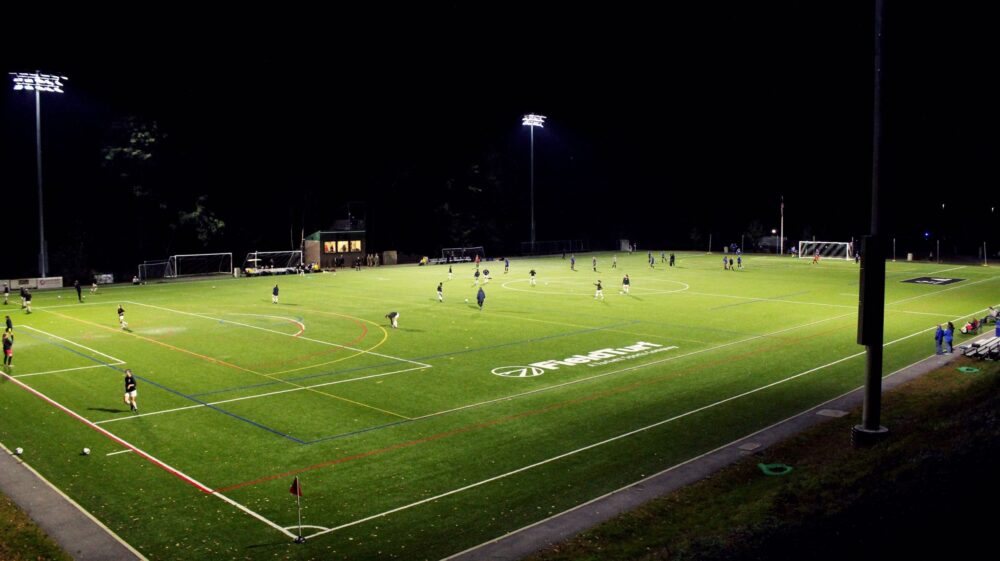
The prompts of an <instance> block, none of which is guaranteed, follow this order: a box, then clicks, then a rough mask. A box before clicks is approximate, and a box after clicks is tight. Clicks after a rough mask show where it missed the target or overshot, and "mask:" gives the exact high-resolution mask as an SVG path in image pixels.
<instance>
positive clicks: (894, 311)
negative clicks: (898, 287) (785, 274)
mask: <svg viewBox="0 0 1000 561" xmlns="http://www.w3.org/2000/svg"><path fill="white" fill-rule="evenodd" d="M686 294H694V295H696V296H712V297H717V298H734V299H736V300H752V301H755V302H758V301H760V302H779V303H781V304H800V305H804V306H824V307H827V308H847V309H851V310H857V309H858V307H857V306H851V305H849V304H827V303H824V302H803V301H801V300H782V299H780V298H756V297H753V296H737V295H735V294H712V293H709V292H694V291H690V290H689V291H687V292H686ZM851 296H857V295H856V294H851ZM887 305H888V304H887ZM886 311H888V312H893V313H897V314H915V315H921V316H936V317H951V316H952V314H936V313H932V312H914V311H910V310H886Z"/></svg>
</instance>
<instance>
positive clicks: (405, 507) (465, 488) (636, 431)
mask: <svg viewBox="0 0 1000 561" xmlns="http://www.w3.org/2000/svg"><path fill="white" fill-rule="evenodd" d="M982 311H984V310H977V311H974V312H972V313H973V314H977V313H980V312H982ZM965 315H968V314H965ZM961 317H964V315H963V316H959V317H958V318H956V319H960V318H961ZM931 329H934V328H930V329H922V330H920V331H917V332H916V333H912V334H910V335H906V336H904V337H900V338H898V339H894V340H892V341H889V342H887V343H884V344H883V347H888V346H889V345H892V344H895V343H898V342H900V341H904V340H906V339H910V338H912V337H916V336H918V335H921V334H923V333H927V332H928V331H930V330H931ZM865 352H866V351H861V352H858V353H855V354H852V355H848V356H845V357H842V358H839V359H837V360H834V361H832V362H828V363H826V364H824V365H821V366H816V367H814V368H810V369H809V370H805V371H803V372H799V373H797V374H793V375H792V376H789V377H787V378H783V379H781V380H776V381H774V382H771V383H770V384H765V385H763V386H760V387H758V388H755V389H752V390H748V391H745V392H743V393H740V394H737V395H733V396H730V397H727V398H725V399H721V400H718V401H716V402H714V403H710V404H707V405H703V406H702V407H698V408H695V409H692V410H690V411H687V412H685V413H681V414H678V415H674V416H673V417H670V418H667V419H663V420H661V421H657V422H655V423H652V424H649V425H646V426H644V427H639V428H637V429H633V430H631V431H627V432H624V433H621V434H618V435H615V436H612V437H610V438H606V439H604V440H601V441H599V442H595V443H592V444H588V445H587V446H582V447H580V448H577V449H575V450H570V451H568V452H564V453H562V454H559V455H556V456H553V457H551V458H547V459H545V460H541V461H538V462H535V463H533V464H529V465H527V466H522V467H520V468H517V469H514V470H511V471H508V472H506V473H501V474H499V475H495V476H493V477H489V478H487V479H483V480H481V481H477V482H475V483H471V484H469V485H465V486H463V487H459V488H457V489H452V490H451V491H446V492H444V493H440V494H438V495H435V496H433V497H427V498H425V499H421V500H419V501H415V502H412V503H409V504H406V505H402V506H399V507H396V508H393V509H390V510H386V511H384V512H381V513H378V514H373V515H371V516H367V517H364V518H359V519H357V520H354V521H351V522H347V523H345V524H341V525H339V526H334V527H332V528H329V529H327V530H323V531H320V532H316V533H315V534H311V535H310V536H309V537H310V538H315V537H317V536H321V535H323V534H328V533H331V532H336V531H338V530H343V529H345V528H349V527H352V526H357V525H358V524H363V523H365V522H369V521H371V520H375V519H377V518H382V517H384V516H388V515H390V514H394V513H397V512H401V511H404V510H408V509H410V508H413V507H416V506H420V505H423V504H426V503H429V502H433V501H437V500H440V499H443V498H445V497H448V496H451V495H455V494H458V493H462V492H464V491H468V490H469V489H474V488H476V487H480V486H483V485H486V484H488V483H492V482H494V481H498V480H501V479H505V478H507V477H510V476H512V475H516V474H518V473H522V472H525V471H528V470H531V469H534V468H536V467H539V466H542V465H545V464H548V463H551V462H554V461H557V460H561V459H563V458H567V457H569V456H574V455H576V454H579V453H580V452H585V451H587V450H591V449H593V448H597V447H600V446H603V445H605V444H609V443H611V442H615V441H617V440H621V439H623V438H627V437H630V436H633V435H636V434H639V433H642V432H646V431H648V430H650V429H653V428H656V427H659V426H662V425H665V424H667V423H672V422H674V421H677V420H680V419H683V418H685V417H688V416H691V415H694V414H697V413H700V412H702V411H706V410H708V409H712V408H715V407H718V406H719V405H723V404H725V403H728V402H730V401H734V400H737V399H741V398H743V397H746V396H748V395H752V394H755V393H758V392H761V391H764V390H766V389H769V388H772V387H774V386H777V385H780V384H784V383H785V382H789V381H792V380H795V379H798V378H801V377H802V376H806V375H808V374H811V373H813V372H817V371H819V370H823V369H825V368H827V367H830V366H834V365H836V364H840V363H842V362H845V361H848V360H851V359H853V358H857V357H859V356H862V355H864V354H865Z"/></svg>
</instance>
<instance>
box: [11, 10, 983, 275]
mask: <svg viewBox="0 0 1000 561" xmlns="http://www.w3.org/2000/svg"><path fill="white" fill-rule="evenodd" d="M699 4H700V6H699V7H696V8H691V7H685V8H683V11H682V10H681V9H679V8H664V7H659V8H657V9H655V10H654V9H653V8H651V7H649V8H646V7H644V8H641V9H640V8H639V7H632V8H629V7H614V8H612V7H610V6H611V5H610V4H609V5H608V6H607V7H603V8H600V9H596V8H595V9H587V8H582V7H581V6H582V4H577V5H572V4H567V5H564V6H562V7H555V6H550V7H546V8H539V7H538V6H531V5H528V6H527V7H524V8H515V7H512V6H513V5H508V4H503V5H501V4H496V5H479V6H476V7H467V6H464V5H451V6H449V5H441V6H439V7H436V8H422V9H419V10H418V9H415V8H409V9H407V10H406V11H397V10H395V8H392V7H390V6H378V7H374V8H372V9H370V10H367V11H361V10H357V11H346V10H342V11H339V12H333V13H329V14H326V13H324V14H320V13H319V12H316V13H305V12H302V13H293V12H291V11H287V12H284V13H282V12H281V11H280V8H275V7H272V8H270V9H272V10H276V13H263V12H259V13H256V12H255V13H245V14H232V13H227V14H199V15H198V16H199V17H194V16H191V17H186V15H184V14H161V16H162V17H153V18H152V19H150V17H151V16H144V17H143V18H142V19H141V23H137V22H136V21H130V22H128V21H120V17H121V16H119V18H115V20H114V21H112V20H111V19H109V18H101V17H98V16H95V15H94V14H89V15H87V16H86V17H90V18H94V17H97V18H98V21H99V22H100V23H97V24H95V26H94V27H86V26H83V25H69V24H67V27H66V29H65V30H63V31H62V32H60V33H57V32H55V31H53V33H52V35H53V37H58V39H54V40H53V42H51V43H49V44H47V45H46V46H44V47H42V46H36V45H33V44H32V43H30V42H24V41H22V42H18V41H11V42H10V43H8V46H6V47H5V49H4V56H3V57H2V58H0V60H3V61H4V63H5V64H4V65H3V66H4V71H5V72H10V71H32V70H35V69H38V70H41V71H42V72H46V73H53V74H56V73H58V74H64V75H66V76H68V77H69V81H68V82H67V84H66V93H65V94H64V95H56V94H50V95H45V96H44V97H43V100H42V138H43V164H44V178H45V205H46V206H45V221H46V237H47V239H48V242H49V254H50V269H51V270H52V271H53V272H54V273H56V274H65V275H67V276H80V278H84V277H85V276H86V275H89V274H90V273H91V272H94V271H96V272H115V273H116V274H118V275H129V276H130V275H131V274H132V272H133V271H134V270H135V265H136V264H137V263H138V262H140V261H142V260H144V259H155V258H164V257H166V256H167V255H170V254H174V253H192V252H204V251H231V252H232V253H233V254H234V257H235V259H236V261H237V263H236V264H237V265H238V264H239V263H240V262H242V258H243V256H244V255H245V253H246V252H247V251H252V250H254V249H259V250H262V251H263V250H275V249H288V248H293V247H294V248H297V247H298V244H299V239H300V235H301V232H302V230H303V229H304V230H305V233H306V234H309V233H311V232H312V231H315V230H318V229H322V228H327V227H329V226H331V225H332V224H333V222H334V220H336V219H340V218H343V217H344V216H345V215H346V212H347V203H348V202H350V203H351V208H352V211H353V212H354V213H355V214H366V215H367V219H368V229H369V236H368V237H369V242H370V248H371V249H373V250H387V249H397V250H400V251H401V252H406V253H410V254H429V255H437V254H439V251H440V248H441V247H450V246H457V245H463V244H470V245H485V246H486V248H487V251H488V252H489V253H491V254H501V253H515V252H517V251H518V250H519V248H520V242H523V241H527V240H528V239H529V197H528V171H529V142H528V130H527V129H526V128H525V127H522V126H521V124H520V118H521V116H522V115H524V114H525V113H529V112H535V113H540V114H543V115H546V116H548V121H547V123H546V126H545V128H544V129H536V135H535V187H536V192H535V207H536V210H535V212H536V220H537V229H538V239H539V240H560V239H584V240H588V242H589V244H590V246H591V247H594V248H598V249H602V248H610V247H611V246H612V244H613V241H614V240H615V239H617V238H619V237H623V238H629V239H632V240H637V241H638V242H639V244H640V248H641V249H647V248H649V249H658V248H668V249H689V248H695V247H697V248H699V249H704V248H707V245H708V241H707V238H708V234H709V233H711V234H712V236H713V243H714V245H715V249H716V250H718V249H719V246H720V244H721V243H728V242H732V241H735V242H737V243H739V241H740V235H741V234H743V233H746V232H747V231H748V230H751V229H752V228H751V227H750V225H751V223H752V222H754V221H756V222H757V223H758V224H759V228H762V229H763V231H764V232H765V233H769V232H770V229H771V228H777V227H778V213H779V201H780V197H781V196H782V195H783V196H784V198H785V204H786V207H785V208H786V223H785V227H786V235H787V237H788V239H789V243H795V242H797V241H798V240H799V239H811V237H812V236H815V237H816V238H817V239H828V240H849V239H851V238H852V237H858V236H861V235H864V234H866V233H867V230H868V224H869V221H870V214H869V210H870V190H871V167H872V102H873V83H874V81H873V54H874V51H873V49H874V39H873V29H874V6H873V3H870V2H836V3H828V4H821V3H798V4H801V5H796V4H795V3H787V4H785V3H782V4H772V5H769V6H760V5H757V4H759V3H739V4H734V5H723V4H717V3H699ZM751 4H753V5H751ZM910 4H914V3H894V4H892V5H890V6H889V8H888V11H887V17H886V44H885V53H884V74H883V76H884V100H883V103H884V105H883V109H884V117H885V128H884V141H885V145H884V153H883V162H882V165H883V171H884V176H883V193H884V195H883V197H884V205H885V207H884V208H885V222H884V231H885V233H886V234H888V235H891V236H895V237H898V238H899V240H900V250H901V251H902V250H904V249H905V250H908V251H915V252H917V253H918V257H919V256H921V254H923V253H926V252H927V251H928V249H929V248H930V247H931V244H932V243H934V241H936V240H937V239H939V238H940V239H942V240H943V241H942V252H943V253H944V254H945V255H948V254H953V253H963V254H968V255H971V256H972V257H975V256H976V248H977V246H981V244H982V242H983V241H986V242H988V243H989V244H991V245H992V247H993V249H991V250H990V252H991V253H995V252H996V250H997V249H1000V234H998V233H997V232H998V230H1000V229H998V228H997V218H996V214H995V211H994V210H993V209H994V208H995V207H996V206H998V205H997V203H998V202H1000V201H998V198H1000V197H997V194H996V193H997V189H996V175H997V172H996V170H997V169H998V166H997V163H998V158H997V154H998V149H1000V140H998V134H997V131H998V130H1000V129H998V125H1000V115H998V109H997V100H1000V95H998V94H1000V91H998V90H1000V88H998V87H997V85H996V83H997V79H996V76H995V74H996V68H997V63H996V60H997V56H996V55H997V54H998V52H997V50H998V49H997V44H998V43H997V41H996V30H995V25H994V22H995V18H994V17H992V15H990V14H983V13H975V12H960V11H958V9H956V8H954V7H949V8H948V10H949V11H941V8H940V6H938V7H937V8H938V9H936V10H932V9H930V8H929V7H923V6H915V5H910ZM636 6H638V4H637V5H636ZM154 25H156V27H155V28H154ZM160 26H162V28H161V27H160ZM84 27H86V31H83V30H82V28H84ZM60 29H61V28H60ZM12 33H13V32H12ZM8 35H9V34H8ZM0 91H2V93H0V112H2V113H0V118H2V128H0V172H2V175H0V177H2V179H0V182H2V183H0V185H2V191H3V198H2V204H3V209H4V210H3V214H2V216H3V219H2V223H3V225H4V232H5V234H6V235H5V244H4V259H3V261H2V266H0V269H2V271H0V277H2V278H7V277H15V276H20V275H34V274H36V273H37V253H38V245H37V244H38V230H37V228H38V225H37V206H36V205H37V187H36V179H35V158H34V150H35V138H34V101H33V96H31V95H28V94H25V93H24V92H14V91H12V90H11V88H10V86H9V80H8V85H7V86H5V88H3V89H2V90H0ZM130 119H131V120H130ZM130 122H131V123H133V125H134V124H140V125H142V126H146V127H149V126H151V125H152V123H154V122H155V123H156V131H157V135H159V136H158V138H157V143H156V145H155V148H153V149H152V150H151V152H152V156H151V158H150V160H147V161H145V162H144V163H142V164H135V167H132V168H129V169H128V170H127V171H128V173H129V177H128V178H122V177H121V173H122V171H123V167H122V166H123V165H126V164H122V163H121V162H120V161H119V162H116V163H112V164H109V163H108V161H107V160H106V159H105V157H104V154H105V153H106V152H105V149H107V148H108V147H114V146H119V147H120V146H123V145H125V144H127V139H128V135H127V134H126V133H125V132H123V131H127V130H128V128H127V123H130ZM137 178H138V179H137ZM136 184H140V187H141V189H140V191H141V194H140V195H138V196H137V195H136V189H135V185H136ZM199 201H200V204H201V205H202V207H203V208H204V209H205V210H206V211H207V212H209V213H211V214H212V215H214V216H215V217H216V218H218V219H219V220H221V221H223V222H224V223H225V225H224V226H223V227H222V228H221V229H220V230H218V231H216V232H214V233H211V234H209V235H207V236H205V237H204V238H203V239H199V237H198V236H197V234H196V231H195V229H194V227H193V226H192V224H191V223H181V222H180V220H179V218H178V217H179V216H180V214H181V213H185V212H191V211H192V210H194V209H195V208H196V205H197V204H198V203H199ZM942 203H944V204H945V208H944V209H942V207H941V205H942ZM695 230H696V231H697V232H695ZM925 232H927V233H929V239H928V240H927V241H924V237H925ZM693 234H694V236H693ZM699 236H700V238H699ZM696 240H697V241H696ZM748 245H749V242H748Z"/></svg>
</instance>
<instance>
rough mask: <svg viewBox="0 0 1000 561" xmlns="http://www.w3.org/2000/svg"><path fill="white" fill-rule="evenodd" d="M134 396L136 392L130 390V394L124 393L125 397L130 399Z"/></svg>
mask: <svg viewBox="0 0 1000 561" xmlns="http://www.w3.org/2000/svg"><path fill="white" fill-rule="evenodd" d="M135 395H136V390H132V391H130V392H125V397H132V398H134V397H135Z"/></svg>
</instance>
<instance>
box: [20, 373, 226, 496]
mask: <svg viewBox="0 0 1000 561" xmlns="http://www.w3.org/2000/svg"><path fill="white" fill-rule="evenodd" d="M0 375H3V377H4V378H6V379H8V380H10V381H11V382H14V383H15V384H17V385H18V386H21V388H23V389H24V390H26V391H28V392H29V393H32V394H34V395H35V396H36V397H38V398H40V399H42V400H43V401H46V402H47V403H48V404H49V405H51V406H53V407H55V408H56V409H59V410H60V411H62V412H64V413H66V414H67V415H69V416H70V417H73V418H74V419H76V420H77V421H80V422H81V423H83V424H85V425H87V426H88V427H90V428H92V429H94V430H95V431H97V432H99V433H101V434H102V435H104V436H105V437H107V438H109V439H110V440H112V441H114V442H115V443H117V444H118V445H120V446H124V447H125V448H128V449H129V450H131V451H132V452H134V453H136V454H137V455H139V456H140V457H142V458H143V459H144V460H146V461H148V462H149V463H151V464H153V465H154V466H156V467H158V468H160V469H162V470H163V471H165V472H167V473H169V474H170V475H173V476H174V477H176V478H178V479H180V480H181V481H183V482H184V483H187V484H188V485H190V486H192V487H194V488H195V489H198V490H199V491H201V492H202V493H206V494H212V493H215V491H213V490H212V489H209V488H208V487H206V486H204V485H202V484H201V483H199V482H197V481H195V480H194V479H192V478H190V477H188V476H187V475H185V474H183V473H181V472H180V471H177V470H176V469H174V468H172V467H170V466H169V465H167V464H165V463H163V462H161V461H160V460H158V459H156V458H154V457H153V456H150V455H149V454H147V453H145V452H143V451H142V450H140V449H138V448H136V447H135V446H133V445H131V444H129V443H128V442H126V441H125V440H122V439H121V438H118V437H117V436H115V435H114V434H112V433H110V432H108V431H107V430H105V429H103V428H101V427H99V426H97V425H95V424H94V423H93V422H91V421H89V420H87V419H85V418H83V417H82V416H80V415H79V414H77V413H75V412H74V411H72V410H70V409H69V408H67V407H65V406H63V405H62V404H61V403H59V402H57V401H55V400H53V399H51V398H50V397H49V396H47V395H45V394H43V393H41V392H39V391H37V390H35V389H34V388H32V387H31V386H29V385H27V384H25V383H23V382H21V381H20V380H17V379H15V378H13V377H11V376H8V375H7V374H6V373H4V372H0Z"/></svg>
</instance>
